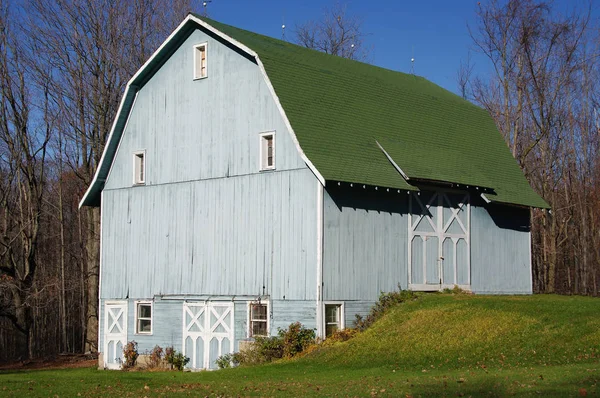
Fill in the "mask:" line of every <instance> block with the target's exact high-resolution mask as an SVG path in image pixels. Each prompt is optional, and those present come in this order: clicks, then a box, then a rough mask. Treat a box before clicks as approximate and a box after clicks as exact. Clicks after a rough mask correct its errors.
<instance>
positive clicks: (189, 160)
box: [104, 30, 306, 190]
mask: <svg viewBox="0 0 600 398" xmlns="http://www.w3.org/2000/svg"><path fill="white" fill-rule="evenodd" d="M203 42H208V77H207V78H205V79H200V80H193V78H192V77H193V76H192V71H193V45H194V44H198V43H203ZM267 131H275V132H276V136H275V144H276V158H275V165H276V168H277V170H293V169H298V168H305V167H306V165H305V164H304V162H303V161H302V159H301V157H300V155H299V154H298V152H297V150H296V147H295V145H294V143H293V141H292V138H291V136H290V134H289V132H288V130H287V128H286V126H285V122H284V120H283V118H282V117H281V115H280V113H279V110H278V108H277V106H276V104H275V102H274V100H273V98H272V96H271V94H270V92H269V89H268V86H267V83H266V81H265V80H264V78H263V76H262V74H261V72H260V69H259V68H258V66H257V65H256V64H255V63H253V62H252V61H250V60H248V59H247V58H244V57H242V56H241V55H239V54H238V53H237V52H235V51H233V50H231V49H230V48H229V47H227V46H226V45H224V44H222V43H221V42H219V41H217V40H215V39H213V38H212V37H210V36H208V35H206V34H205V33H203V32H202V31H200V30H196V31H194V33H192V35H191V36H190V37H189V38H188V39H187V40H186V41H185V42H184V43H183V44H182V46H181V47H180V48H179V49H178V50H177V51H176V52H175V53H174V54H173V55H172V56H171V58H169V60H168V61H167V62H166V63H165V64H164V65H163V66H162V67H161V68H160V69H159V70H158V71H157V73H156V74H155V75H154V76H153V77H152V78H151V79H150V80H149V81H148V83H146V85H145V86H143V87H142V88H141V89H140V91H139V93H138V96H137V99H136V101H135V105H134V107H133V109H132V111H131V115H130V118H129V121H128V123H127V127H126V128H125V131H124V133H123V136H122V139H121V142H120V144H119V148H118V151H117V154H116V156H115V159H114V161H113V165H112V169H111V171H110V173H109V176H108V180H107V182H106V185H105V188H104V189H105V190H107V189H108V190H110V189H115V188H126V187H131V185H132V182H133V171H132V164H133V152H134V151H137V150H145V151H146V159H145V161H146V185H157V184H166V183H173V182H181V181H191V180H201V179H203V180H204V179H211V178H219V177H230V176H239V175H246V174H252V173H257V172H258V170H259V134H260V133H262V132H267Z"/></svg>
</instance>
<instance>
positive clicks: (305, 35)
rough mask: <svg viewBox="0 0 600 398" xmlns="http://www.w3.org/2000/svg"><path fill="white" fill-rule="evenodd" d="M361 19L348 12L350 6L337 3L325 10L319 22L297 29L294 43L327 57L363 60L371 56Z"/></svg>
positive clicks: (303, 25)
mask: <svg viewBox="0 0 600 398" xmlns="http://www.w3.org/2000/svg"><path fill="white" fill-rule="evenodd" d="M362 24H363V21H362V19H361V18H360V17H358V16H356V15H352V14H350V13H348V12H347V6H346V5H342V4H341V3H339V2H336V3H334V4H333V6H331V7H330V8H326V9H325V10H324V12H323V17H322V19H320V20H313V21H307V22H305V23H303V24H299V25H296V26H295V29H294V34H295V41H296V42H297V43H298V44H300V45H302V46H304V47H308V48H312V49H314V50H319V51H322V52H324V53H327V54H333V55H337V56H339V57H343V58H350V59H355V60H360V61H364V60H365V59H366V58H367V57H368V55H369V52H370V51H369V49H368V48H367V47H366V46H365V42H364V40H365V37H366V34H365V32H364V31H363V27H362Z"/></svg>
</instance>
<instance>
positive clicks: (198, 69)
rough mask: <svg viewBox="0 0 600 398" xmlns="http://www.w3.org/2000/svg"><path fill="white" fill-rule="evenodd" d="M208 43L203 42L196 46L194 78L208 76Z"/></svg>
mask: <svg viewBox="0 0 600 398" xmlns="http://www.w3.org/2000/svg"><path fill="white" fill-rule="evenodd" d="M207 62H208V44H207V43H202V44H197V45H195V46H194V80H196V79H203V78H205V77H207V76H208V69H207V65H208V64H207Z"/></svg>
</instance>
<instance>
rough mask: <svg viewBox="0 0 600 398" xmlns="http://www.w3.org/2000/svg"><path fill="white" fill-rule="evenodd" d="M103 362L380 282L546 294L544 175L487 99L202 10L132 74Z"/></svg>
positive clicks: (103, 303) (116, 178) (122, 127)
mask: <svg viewBox="0 0 600 398" xmlns="http://www.w3.org/2000/svg"><path fill="white" fill-rule="evenodd" d="M81 205H83V206H100V207H101V221H102V234H101V266H100V270H101V271H100V273H101V275H100V303H99V305H100V333H99V345H98V346H99V350H100V351H101V353H102V355H101V360H100V361H101V366H103V367H106V368H118V367H119V366H120V362H121V358H122V347H123V345H124V344H125V343H126V342H127V341H130V340H135V341H137V342H138V343H139V350H140V351H141V352H143V351H144V350H151V349H152V348H153V347H154V346H155V345H157V344H158V345H160V346H162V347H165V346H171V345H172V346H174V347H175V348H176V349H179V350H182V351H184V353H185V355H187V356H188V357H190V359H191V361H190V363H189V365H188V366H190V367H191V368H196V369H200V368H214V367H215V362H214V361H215V359H216V358H217V357H218V356H220V355H222V354H224V353H228V352H232V351H235V350H238V349H239V345H240V342H241V341H246V340H249V339H252V338H253V337H254V336H264V335H272V334H276V333H277V329H278V328H285V327H287V326H288V325H289V324H290V323H292V322H296V321H299V322H301V323H302V324H304V325H305V326H307V327H310V328H315V329H316V330H317V334H318V335H319V336H321V337H325V336H326V335H328V334H329V333H331V332H332V331H334V330H336V329H339V328H344V327H345V326H350V325H351V324H352V321H353V319H354V318H355V315H356V314H365V313H367V312H368V310H369V308H370V307H371V305H372V304H373V303H374V302H375V301H376V300H377V298H378V296H379V294H380V292H382V291H392V290H395V289H397V288H398V286H401V287H402V288H403V289H413V290H421V291H426V290H431V291H434V290H440V289H443V288H447V287H454V286H460V287H461V288H463V289H465V290H470V291H473V292H475V293H494V294H529V293H531V292H532V281H531V278H532V276H531V234H530V208H532V207H547V204H546V203H545V202H544V201H543V200H542V199H541V198H540V197H539V196H538V195H537V194H536V193H535V192H534V191H533V190H532V189H531V187H530V186H529V184H528V182H527V181H526V179H525V178H524V176H523V174H522V173H521V170H520V168H519V166H518V165H517V163H516V162H515V160H514V159H513V157H512V156H511V154H510V152H509V150H508V148H507V146H506V145H505V143H504V140H503V138H502V137H501V135H500V134H499V133H498V131H497V129H496V127H495V125H494V122H493V120H492V119H491V118H490V117H489V116H488V115H487V114H486V112H485V111H484V110H482V109H480V108H478V107H476V106H475V105H473V104H471V103H469V102H467V101H465V100H463V99H461V98H459V97H458V96H456V95H454V94H452V93H450V92H448V91H446V90H444V89H442V88H440V87H439V86H436V85H435V84H433V83H431V82H429V81H427V80H426V79H423V78H421V77H418V76H414V75H407V74H403V73H399V72H395V71H391V70H386V69H382V68H378V67H375V66H372V65H367V64H364V63H360V62H356V61H352V60H348V59H342V58H338V57H335V56H331V55H327V54H323V53H320V52H317V51H313V50H309V49H306V48H302V47H299V46H296V45H293V44H290V43H287V42H284V41H280V40H276V39H273V38H270V37H265V36H262V35H258V34H255V33H252V32H248V31H244V30H241V29H237V28H235V27H232V26H227V25H224V24H221V23H218V22H216V21H212V20H209V19H206V18H201V17H198V16H196V15H193V14H190V15H189V16H188V17H187V18H186V19H185V20H184V21H183V22H182V23H181V24H180V25H179V27H178V28H177V29H176V30H175V31H174V32H173V34H172V35H171V36H170V37H169V38H168V39H167V40H166V41H165V42H164V43H163V45H162V46H161V47H160V48H159V49H158V50H157V51H156V52H155V53H154V55H153V56H152V57H151V58H150V59H149V60H148V62H146V64H144V65H143V66H142V67H141V69H140V70H139V71H138V72H137V73H136V75H135V76H134V77H133V78H132V79H131V80H130V81H129V83H128V85H127V87H126V90H125V93H124V95H123V99H122V101H121V104H120V108H119V110H118V114H117V116H116V118H115V121H114V124H113V127H112V130H111V132H110V136H109V138H108V142H107V143H106V146H105V149H104V154H103V156H102V160H101V162H100V164H99V166H98V170H97V173H96V175H95V177H94V180H93V182H92V184H91V186H90V187H89V189H88V191H87V192H86V194H85V196H84V198H83V199H82V201H81Z"/></svg>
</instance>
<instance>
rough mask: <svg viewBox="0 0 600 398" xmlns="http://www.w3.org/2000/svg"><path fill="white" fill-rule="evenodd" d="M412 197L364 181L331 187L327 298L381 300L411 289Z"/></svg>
mask: <svg viewBox="0 0 600 398" xmlns="http://www.w3.org/2000/svg"><path fill="white" fill-rule="evenodd" d="M407 196H408V195H407V194H406V192H402V193H397V191H396V190H394V192H385V191H384V190H378V191H374V190H373V188H372V187H370V188H369V190H367V189H363V188H362V186H360V187H359V186H355V187H353V188H350V187H347V186H346V187H340V188H336V187H330V188H328V189H327V190H326V191H325V195H324V237H323V300H325V301H329V300H333V301H337V300H367V301H375V300H377V298H378V297H379V294H380V293H381V292H382V291H392V290H397V289H398V285H400V286H402V288H403V289H406V288H407V277H408V269H407V256H408V252H407V245H408V217H407V211H408V199H407Z"/></svg>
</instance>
